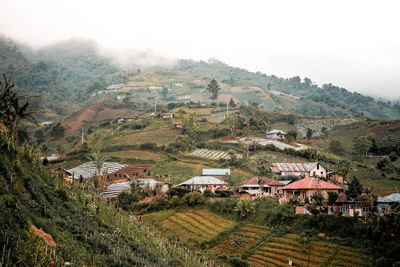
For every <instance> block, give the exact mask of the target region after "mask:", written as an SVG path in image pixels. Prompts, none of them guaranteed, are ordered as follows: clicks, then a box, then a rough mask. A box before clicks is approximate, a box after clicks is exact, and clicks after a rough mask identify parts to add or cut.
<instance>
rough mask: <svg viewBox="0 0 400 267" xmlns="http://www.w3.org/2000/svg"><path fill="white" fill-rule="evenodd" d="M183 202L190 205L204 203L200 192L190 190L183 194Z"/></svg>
mask: <svg viewBox="0 0 400 267" xmlns="http://www.w3.org/2000/svg"><path fill="white" fill-rule="evenodd" d="M182 200H183V202H184V203H185V204H186V205H188V206H191V207H194V206H197V205H200V204H203V203H204V197H203V195H202V194H201V193H200V192H190V193H187V194H186V195H184V196H183V198H182Z"/></svg>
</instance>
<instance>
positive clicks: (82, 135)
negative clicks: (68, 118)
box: [81, 126, 84, 145]
mask: <svg viewBox="0 0 400 267" xmlns="http://www.w3.org/2000/svg"><path fill="white" fill-rule="evenodd" d="M83 129H84V127H83V126H82V142H81V143H82V145H83Z"/></svg>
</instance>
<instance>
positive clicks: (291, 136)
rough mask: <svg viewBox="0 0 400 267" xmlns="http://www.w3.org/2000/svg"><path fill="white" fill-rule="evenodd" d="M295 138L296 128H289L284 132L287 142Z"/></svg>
mask: <svg viewBox="0 0 400 267" xmlns="http://www.w3.org/2000/svg"><path fill="white" fill-rule="evenodd" d="M296 139H297V131H296V130H290V131H288V132H287V133H286V140H287V141H288V142H289V143H291V142H293V141H296Z"/></svg>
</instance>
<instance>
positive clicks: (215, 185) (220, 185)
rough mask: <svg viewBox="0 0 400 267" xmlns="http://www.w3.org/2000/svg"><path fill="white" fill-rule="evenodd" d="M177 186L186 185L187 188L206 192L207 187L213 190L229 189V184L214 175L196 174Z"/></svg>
mask: <svg viewBox="0 0 400 267" xmlns="http://www.w3.org/2000/svg"><path fill="white" fill-rule="evenodd" d="M176 186H177V187H184V188H187V189H196V190H199V191H200V192H202V193H203V192H204V190H206V189H210V190H211V191H212V192H214V191H215V190H217V189H219V190H227V189H228V187H227V186H228V184H227V183H226V182H225V181H222V180H220V179H218V178H216V177H213V176H195V177H193V178H191V179H189V180H187V181H185V182H183V183H180V184H178V185H176Z"/></svg>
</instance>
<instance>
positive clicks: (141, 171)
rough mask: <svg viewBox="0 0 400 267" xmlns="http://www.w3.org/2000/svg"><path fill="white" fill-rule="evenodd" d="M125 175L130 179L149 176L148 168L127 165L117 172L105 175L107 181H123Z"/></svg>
mask: <svg viewBox="0 0 400 267" xmlns="http://www.w3.org/2000/svg"><path fill="white" fill-rule="evenodd" d="M126 174H127V175H129V177H131V178H132V177H138V176H146V175H150V170H149V166H137V165H128V166H126V167H125V168H122V169H121V170H119V171H116V172H113V173H109V174H107V181H115V180H121V179H125V178H127V177H126Z"/></svg>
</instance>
